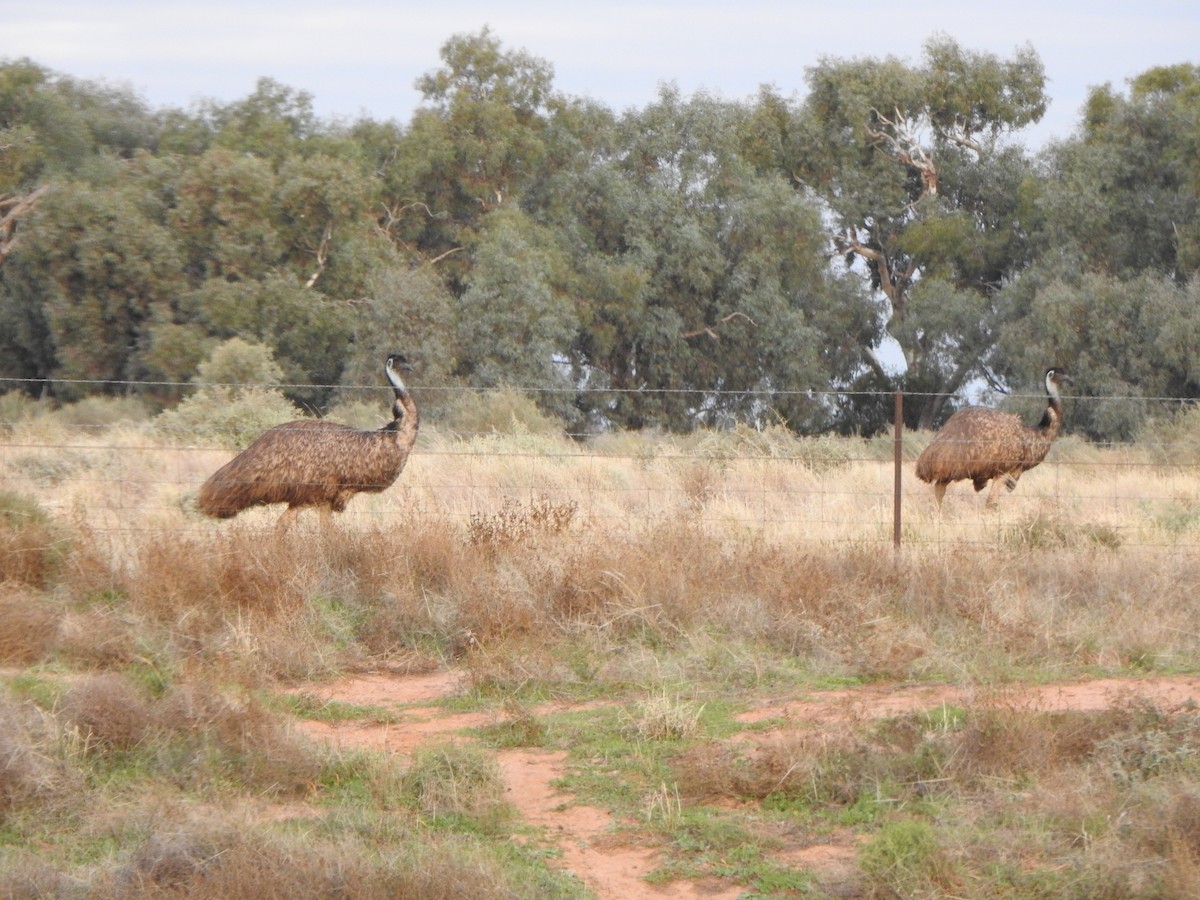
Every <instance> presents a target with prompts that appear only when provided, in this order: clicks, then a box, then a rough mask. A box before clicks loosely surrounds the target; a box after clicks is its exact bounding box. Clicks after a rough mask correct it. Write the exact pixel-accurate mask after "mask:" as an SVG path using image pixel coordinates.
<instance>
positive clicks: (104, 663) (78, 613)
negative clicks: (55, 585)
mask: <svg viewBox="0 0 1200 900" xmlns="http://www.w3.org/2000/svg"><path fill="white" fill-rule="evenodd" d="M123 612H124V611H123V610H122V609H121V608H119V607H116V606H112V605H107V606H100V605H97V606H93V607H89V608H85V609H73V610H68V611H66V612H65V613H64V614H63V618H62V623H61V625H60V628H59V640H58V648H57V649H58V655H59V657H60V658H61V659H63V660H65V661H70V662H73V663H76V664H79V665H82V666H84V667H86V668H89V669H99V668H121V667H123V666H127V665H130V664H131V663H134V662H136V661H137V660H138V659H139V658H140V657H141V656H142V654H143V651H144V644H145V637H146V636H145V634H142V633H139V624H140V623H138V622H137V621H136V620H133V619H131V617H130V616H128V615H124V614H123Z"/></svg>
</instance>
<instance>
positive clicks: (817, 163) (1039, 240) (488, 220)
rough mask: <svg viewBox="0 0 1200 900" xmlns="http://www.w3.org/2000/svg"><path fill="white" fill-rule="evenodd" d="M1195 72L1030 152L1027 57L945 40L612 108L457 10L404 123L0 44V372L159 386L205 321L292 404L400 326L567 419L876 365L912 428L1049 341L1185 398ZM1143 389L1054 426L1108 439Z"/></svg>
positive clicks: (720, 408) (1036, 90)
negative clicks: (68, 64) (727, 91)
mask: <svg viewBox="0 0 1200 900" xmlns="http://www.w3.org/2000/svg"><path fill="white" fill-rule="evenodd" d="M1197 71H1198V70H1197V67H1196V66H1195V65H1192V64H1186V63H1185V64H1178V65H1169V66H1162V67H1156V68H1152V69H1149V70H1147V71H1146V72H1144V73H1142V74H1141V75H1139V76H1138V77H1136V78H1134V79H1132V80H1131V81H1130V82H1129V88H1128V91H1127V92H1126V93H1125V94H1122V93H1119V92H1117V91H1115V90H1114V89H1112V88H1111V87H1108V86H1105V87H1100V88H1096V89H1095V90H1094V91H1093V92H1092V95H1091V97H1090V98H1089V101H1088V104H1087V106H1086V108H1085V110H1084V111H1083V114H1082V116H1081V122H1080V128H1079V132H1078V134H1077V135H1075V136H1072V137H1071V138H1069V139H1067V140H1063V141H1061V142H1059V143H1057V144H1056V145H1055V146H1053V147H1052V148H1051V149H1050V150H1048V151H1047V152H1046V153H1045V154H1044V156H1043V157H1042V158H1041V159H1040V160H1035V159H1033V158H1032V157H1030V156H1029V155H1028V154H1027V153H1026V152H1025V151H1024V150H1023V149H1022V148H1021V147H1020V146H1017V145H1013V144H1008V143H1005V141H1004V139H1005V138H1007V137H1008V136H1010V135H1013V134H1017V133H1019V131H1020V129H1022V128H1023V127H1025V126H1027V125H1028V124H1030V123H1031V122H1035V121H1037V120H1038V119H1039V118H1040V117H1041V115H1042V114H1043V113H1044V111H1045V108H1046V104H1047V101H1048V96H1047V93H1046V83H1045V76H1044V71H1043V67H1042V65H1041V62H1040V60H1039V59H1038V57H1037V54H1036V53H1035V52H1034V51H1033V50H1032V49H1031V48H1028V47H1023V48H1017V49H1016V50H1014V52H1013V53H1012V54H1010V55H1009V56H1008V57H1006V58H1002V57H999V56H996V55H994V54H991V53H982V52H975V51H971V50H969V49H967V48H965V47H963V46H961V45H959V44H958V43H957V42H955V41H954V40H952V39H950V38H947V37H944V36H935V37H933V38H931V39H930V40H929V41H927V42H926V44H925V46H924V50H923V55H922V58H921V59H920V60H919V61H918V62H916V63H913V64H910V63H908V62H905V61H903V60H900V59H897V58H894V57H882V58H862V59H836V58H825V59H822V60H821V61H820V62H818V63H817V64H815V65H813V66H811V67H810V68H809V69H808V71H807V74H806V78H805V82H806V87H807V94H806V95H805V96H803V97H802V98H800V99H798V100H791V99H787V98H785V97H784V96H783V95H781V94H779V93H776V92H775V91H774V90H772V89H766V88H764V89H763V90H761V91H760V92H759V94H758V96H757V97H755V98H754V99H753V100H751V101H749V102H730V101H724V100H720V99H718V98H715V97H712V96H709V95H707V94H704V93H699V94H696V95H695V96H692V97H690V98H689V97H683V96H681V95H680V93H679V91H678V90H676V89H674V88H672V87H664V88H663V89H662V90H661V91H660V93H659V96H658V97H657V98H656V99H655V100H654V101H653V102H651V103H649V104H647V105H646V106H645V107H644V108H641V109H630V110H626V111H622V112H619V113H618V112H614V111H612V110H609V109H606V108H604V107H603V106H602V105H601V104H599V103H596V102H594V101H590V100H587V99H586V98H572V97H567V96H564V95H562V94H560V93H558V92H557V91H556V90H555V88H554V82H553V69H552V67H551V65H550V64H549V63H548V62H546V61H544V60H541V59H538V58H536V57H534V56H532V55H530V54H529V53H527V52H525V51H522V50H519V49H518V50H513V49H508V48H505V47H504V46H503V44H502V42H501V41H500V40H499V39H498V37H497V36H496V35H494V34H493V33H492V32H491V31H490V30H489V29H487V28H484V29H482V30H480V31H477V32H475V33H467V34H460V35H455V36H452V37H451V38H450V39H449V40H447V41H446V42H445V43H444V44H443V45H442V47H441V52H440V63H439V65H438V66H437V67H436V68H434V69H433V70H432V71H430V72H428V73H427V74H425V75H424V76H422V77H421V78H420V79H418V81H417V88H418V90H419V91H420V92H421V94H422V97H423V101H424V102H423V103H422V105H421V107H420V108H419V109H418V110H417V111H416V113H415V114H414V115H413V116H412V118H411V120H410V121H409V122H407V123H399V122H376V121H371V120H368V119H361V120H359V121H357V122H355V123H353V124H350V125H347V124H345V123H340V122H332V123H330V122H322V121H321V120H320V119H319V118H318V117H317V116H316V115H315V113H314V110H313V104H312V97H311V96H310V95H309V94H307V93H306V92H304V91H297V90H294V89H292V88H289V87H287V86H286V85H282V84H279V83H277V82H275V81H273V80H271V79H269V78H263V79H261V80H259V81H258V83H257V84H256V85H255V87H254V90H253V91H252V92H251V93H250V94H249V95H248V96H246V97H245V98H243V99H240V100H236V101H234V102H231V103H217V102H214V101H205V102H202V103H199V104H196V105H195V106H194V107H192V108H191V109H190V110H188V111H183V110H165V111H152V110H148V109H147V108H146V107H145V105H144V104H143V103H142V101H141V100H140V99H138V98H137V97H136V96H135V95H134V94H132V93H130V92H129V91H128V90H126V89H121V88H113V87H111V86H108V85H104V84H99V83H90V82H84V81H79V80H76V79H73V78H71V77H69V76H66V75H61V74H58V73H55V72H52V71H50V70H48V69H45V68H43V67H41V66H39V65H37V64H36V63H35V62H33V61H30V60H17V61H3V62H0V198H5V199H7V198H15V197H24V196H35V195H36V196H37V197H38V198H39V199H38V202H37V204H36V205H35V206H33V207H32V208H31V209H29V210H25V211H23V212H22V213H21V219H20V226H21V227H20V230H19V232H16V233H15V234H16V238H15V240H13V241H12V242H11V243H10V244H6V247H5V249H6V250H7V251H9V252H8V253H7V256H0V259H2V260H3V265H2V267H0V377H5V378H11V379H13V385H14V386H19V387H20V388H21V389H23V390H27V391H31V392H32V391H34V390H38V391H45V392H46V393H47V395H48V396H50V397H51V398H52V399H54V400H56V401H72V400H77V399H81V398H83V397H85V396H87V395H89V394H96V393H103V394H110V395H118V394H122V393H125V392H126V389H127V385H128V384H129V383H131V382H132V383H143V384H146V385H147V387H146V388H145V389H144V390H145V398H146V400H147V402H148V403H149V404H150V405H151V406H152V407H155V408H163V407H169V406H171V405H172V404H174V403H176V402H178V401H179V399H180V397H181V396H182V395H183V394H184V393H185V391H184V390H183V389H182V385H183V384H185V383H186V382H188V381H189V380H191V379H192V376H193V375H194V373H195V371H196V369H197V367H198V366H199V364H200V363H201V362H202V361H203V360H204V359H205V357H206V356H207V355H208V353H209V352H210V351H211V350H212V348H213V347H214V346H216V345H217V344H218V343H220V342H221V341H224V340H228V339H229V338H232V337H235V336H236V337H242V338H244V339H246V340H248V341H253V342H258V343H262V344H264V345H266V346H269V347H270V348H271V349H272V350H273V352H274V354H275V359H276V360H277V361H278V363H279V365H280V367H281V369H282V377H281V378H280V379H278V380H279V381H281V382H286V383H287V384H288V385H289V387H288V388H287V389H286V390H285V394H286V396H287V397H288V398H289V399H290V400H292V401H293V402H295V403H298V404H301V405H304V406H306V407H308V408H310V409H314V410H315V409H324V408H326V407H327V406H328V404H329V403H330V402H332V401H333V400H334V399H338V400H343V401H344V400H347V399H350V398H349V397H348V392H350V391H352V390H355V389H360V388H367V387H372V388H373V386H375V385H378V384H379V373H378V368H379V365H380V364H381V361H382V359H383V357H384V356H385V355H386V354H387V353H389V352H392V351H393V350H400V351H402V352H404V353H405V354H406V355H407V356H408V357H409V358H410V359H412V360H413V361H414V363H415V364H416V370H417V373H418V374H417V375H416V376H415V380H416V381H417V384H418V385H420V384H422V383H423V384H424V385H427V386H430V387H435V386H436V387H441V388H444V387H454V386H458V385H461V384H468V385H471V386H477V387H489V388H490V387H497V386H502V385H515V386H517V387H519V388H524V389H532V390H536V391H538V392H539V393H538V394H537V397H538V405H539V406H540V408H541V409H542V410H543V411H545V412H547V413H550V414H553V415H554V416H557V417H558V418H560V419H562V420H563V421H564V422H567V423H568V425H569V426H570V427H573V428H576V427H578V428H587V429H589V430H590V429H603V428H607V427H611V426H616V427H627V428H635V429H641V428H646V427H660V428H667V429H670V430H673V431H689V430H691V429H694V428H696V427H698V426H710V427H711V426H719V427H722V428H724V427H728V426H730V425H734V424H737V423H744V424H746V423H748V424H751V425H753V426H755V427H761V426H764V425H768V424H771V423H776V422H784V423H786V425H787V427H788V428H790V429H791V430H793V431H795V432H799V433H804V434H812V433H817V432H824V431H829V430H837V431H840V432H842V433H854V434H861V435H866V436H869V435H871V434H874V433H876V432H878V431H879V430H880V429H883V428H885V427H886V424H887V422H888V420H889V418H890V416H889V415H888V410H887V409H886V408H885V407H886V405H887V404H886V397H887V395H888V394H889V393H890V392H892V391H893V390H895V389H896V388H898V387H903V388H905V389H906V390H908V391H909V392H910V393H913V394H918V395H922V399H920V400H916V401H914V402H913V403H910V404H908V405H907V406H906V415H907V417H908V420H909V424H910V425H919V426H922V427H931V426H933V425H934V424H935V421H936V420H939V419H940V418H941V417H942V415H943V414H944V412H945V409H946V406H947V404H948V403H949V401H950V398H951V397H953V396H956V395H958V394H960V393H961V392H962V391H963V390H964V389H965V388H967V387H968V386H969V385H970V384H971V383H972V382H974V381H976V380H977V379H979V378H981V377H983V378H987V379H990V380H992V381H994V382H999V383H1004V384H1007V385H1009V386H1014V385H1020V384H1024V383H1027V382H1028V379H1030V378H1031V377H1033V376H1031V375H1030V373H1037V372H1040V371H1044V369H1045V367H1046V366H1047V365H1049V364H1051V363H1057V364H1062V365H1065V366H1067V367H1068V368H1070V369H1071V370H1072V372H1073V373H1074V374H1075V376H1076V379H1077V383H1076V389H1077V390H1078V391H1080V392H1081V393H1083V395H1084V396H1097V397H1099V396H1107V397H1116V398H1119V399H1122V400H1123V398H1137V397H1195V396H1200V381H1198V380H1197V375H1196V371H1197V367H1196V365H1195V349H1194V348H1195V347H1196V346H1197V345H1198V344H1200V325H1198V324H1197V321H1198V320H1197V316H1196V314H1195V310H1196V309H1197V308H1200V303H1197V298H1196V296H1195V295H1196V291H1197V290H1198V288H1197V287H1196V285H1197V283H1198V282H1197V281H1196V279H1195V278H1193V275H1194V274H1195V273H1196V272H1197V270H1198V269H1200V200H1198V197H1200V176H1197V173H1196V171H1195V166H1194V165H1193V164H1192V163H1193V161H1194V159H1195V158H1196V148H1197V146H1198V140H1200V139H1198V138H1197V135H1198V134H1200V129H1198V126H1197V122H1198V121H1200V103H1198V101H1197V98H1198V97H1200V89H1198V88H1197V85H1198V84H1200V75H1198V74H1197ZM831 225H832V232H833V233H832V234H831V233H830V232H831V228H830V226H831ZM831 237H832V238H833V240H832V244H831V240H830V239H831ZM831 247H832V249H833V251H834V254H835V257H836V258H835V260H834V264H833V265H831V264H830V250H831ZM885 339H892V340H894V341H895V342H897V343H898V345H899V349H900V351H901V353H902V355H903V359H904V366H903V368H904V371H903V372H901V373H897V372H895V371H893V370H892V369H891V368H890V367H888V366H885V364H884V361H883V359H882V358H881V356H880V351H881V349H882V347H883V346H884V344H885ZM330 385H340V388H339V389H337V390H336V394H337V396H336V398H335V396H334V395H335V389H334V388H332V387H329V386H330ZM581 386H582V387H585V388H586V390H585V391H580V390H579V388H580V387H581ZM831 391H832V392H831ZM445 397H446V394H443V393H439V392H435V391H429V392H427V393H426V394H425V395H423V396H422V397H421V400H422V405H423V408H424V409H425V410H427V411H428V412H431V413H434V414H436V413H438V411H439V410H438V407H439V406H441V405H442V403H443V400H444V399H445ZM881 398H885V399H881ZM1157 415H1158V411H1157V410H1154V409H1152V408H1151V407H1149V406H1146V407H1138V406H1137V405H1136V404H1132V403H1125V402H1120V403H1110V404H1108V406H1107V407H1106V406H1105V405H1104V404H1103V403H1100V402H1097V403H1095V404H1086V405H1078V406H1076V407H1075V408H1072V411H1071V416H1072V419H1071V421H1072V422H1073V423H1075V425H1076V426H1077V427H1078V428H1079V429H1080V430H1081V431H1082V432H1083V433H1086V434H1088V435H1089V436H1093V437H1103V438H1108V439H1112V438H1116V439H1130V438H1132V437H1133V436H1134V435H1136V434H1137V433H1138V431H1139V429H1141V428H1142V427H1143V425H1144V424H1145V422H1146V421H1148V420H1151V419H1154V418H1156V417H1157Z"/></svg>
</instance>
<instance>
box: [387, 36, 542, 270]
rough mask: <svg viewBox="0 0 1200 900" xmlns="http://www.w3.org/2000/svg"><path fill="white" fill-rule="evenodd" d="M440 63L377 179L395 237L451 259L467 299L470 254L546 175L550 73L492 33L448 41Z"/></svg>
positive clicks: (420, 85)
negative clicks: (482, 234) (494, 219)
mask: <svg viewBox="0 0 1200 900" xmlns="http://www.w3.org/2000/svg"><path fill="white" fill-rule="evenodd" d="M441 59H442V65H441V67H440V68H438V69H436V70H434V71H432V72H429V73H427V74H425V75H423V76H421V77H420V78H419V79H417V82H416V87H417V89H418V90H419V91H420V92H421V94H422V97H423V100H422V104H421V106H419V107H418V109H417V110H416V112H415V113H414V114H413V116H412V118H411V121H410V123H409V126H408V128H407V129H406V130H405V131H404V133H403V135H402V136H400V137H399V138H398V140H397V142H396V145H395V148H394V152H393V153H392V154H391V155H390V158H389V159H388V160H387V162H386V164H385V165H384V166H383V167H382V168H381V170H380V177H381V178H382V180H383V182H384V197H383V204H384V211H385V213H386V216H387V219H386V223H385V227H386V229H387V231H388V233H389V234H391V235H392V236H393V238H394V239H395V240H396V241H397V242H398V243H400V244H402V245H404V246H406V247H408V248H411V249H414V250H416V251H417V252H418V253H419V254H420V255H421V256H422V257H424V258H425V259H434V258H438V259H445V260H446V262H445V266H444V268H445V269H446V270H447V271H448V273H449V275H450V277H451V278H452V279H453V281H454V282H455V289H456V292H461V290H462V280H463V278H464V277H465V274H466V271H467V269H468V268H469V260H468V258H467V257H466V256H465V255H463V248H464V247H465V246H466V244H467V243H469V242H470V241H471V240H472V238H473V235H474V233H475V232H476V231H477V230H478V229H479V228H480V225H481V223H482V221H483V219H484V217H485V216H486V215H487V214H488V213H489V212H491V211H493V210H496V209H498V208H500V207H502V206H504V205H506V204H511V203H519V202H520V199H521V196H522V194H523V192H524V190H525V189H526V187H527V186H528V183H529V181H530V180H531V179H534V178H536V177H538V176H539V174H540V166H541V162H542V157H543V152H544V151H543V133H544V130H545V127H546V117H547V115H548V111H549V105H550V104H551V103H552V102H553V91H552V85H553V68H552V67H551V66H550V65H549V63H547V62H545V61H544V60H541V59H538V58H537V57H534V56H531V55H530V54H528V53H526V52H524V51H508V50H505V49H504V48H503V47H502V45H501V43H500V41H499V40H498V39H497V38H496V37H494V36H493V35H492V33H491V32H490V31H489V30H488V29H486V28H485V29H483V30H482V31H480V32H477V33H475V34H463V35H456V36H454V37H452V38H450V39H449V40H448V41H447V42H446V43H445V44H444V45H443V46H442V48H441Z"/></svg>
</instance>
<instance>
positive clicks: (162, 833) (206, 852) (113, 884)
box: [0, 821, 543, 900]
mask: <svg viewBox="0 0 1200 900" xmlns="http://www.w3.org/2000/svg"><path fill="white" fill-rule="evenodd" d="M400 838H401V839H400V840H399V841H397V840H396V836H395V835H393V838H392V840H391V842H390V844H389V846H388V848H387V849H386V850H383V851H380V850H378V849H377V848H373V847H368V846H364V845H362V844H360V843H357V842H356V841H354V840H353V839H352V838H343V839H339V840H330V839H323V838H320V837H316V838H310V839H307V840H304V841H300V840H299V839H296V838H289V837H286V836H283V837H281V836H279V835H276V834H272V833H269V832H266V831H265V830H263V829H262V828H260V827H257V826H249V827H247V826H245V825H242V824H235V823H228V822H219V821H218V822H185V823H180V824H175V825H172V824H170V823H161V824H159V825H158V826H157V827H156V828H155V829H154V830H153V831H152V832H151V833H149V834H148V835H147V836H146V837H145V838H144V839H143V840H142V841H141V842H140V844H139V845H138V846H137V847H135V848H134V850H133V852H132V853H131V854H130V856H129V858H128V860H127V861H125V862H124V863H122V864H121V865H120V866H118V867H115V868H114V869H112V870H110V871H107V872H103V873H101V874H99V875H98V876H96V877H94V878H93V879H92V882H91V884H90V885H89V886H88V888H87V890H86V896H87V897H88V898H89V900H135V898H143V897H145V898H149V897H157V898H164V897H187V898H189V900H228V898H231V897H262V898H278V900H323V898H330V897H353V898H355V900H393V898H396V897H419V898H421V900H474V898H478V897H488V898H497V900H504V898H512V900H516V898H520V897H528V896H541V895H543V894H541V893H538V892H536V891H534V892H531V891H530V887H531V886H530V885H525V884H521V883H520V882H519V881H518V880H516V879H515V878H514V877H513V875H512V874H511V873H510V871H508V870H507V869H506V867H505V865H504V863H503V861H502V860H501V859H500V857H499V855H498V854H495V853H493V852H491V851H489V850H487V849H486V848H484V847H483V846H482V845H481V844H479V843H478V842H476V841H472V840H471V839H470V838H465V837H456V836H449V837H440V836H436V835H433V836H431V835H429V834H428V833H422V834H420V835H414V836H412V837H408V836H406V835H401V836H400ZM41 883H47V884H52V883H54V882H53V876H52V874H51V873H47V874H46V875H45V876H44V877H43V879H42V881H41ZM3 886H4V882H3V880H0V888H2V887H3ZM38 896H41V895H38ZM54 896H58V895H57V894H55V895H54Z"/></svg>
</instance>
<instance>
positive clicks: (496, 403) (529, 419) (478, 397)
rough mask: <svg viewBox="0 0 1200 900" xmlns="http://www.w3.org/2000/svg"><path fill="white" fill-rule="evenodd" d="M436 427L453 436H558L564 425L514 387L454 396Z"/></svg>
mask: <svg viewBox="0 0 1200 900" xmlns="http://www.w3.org/2000/svg"><path fill="white" fill-rule="evenodd" d="M437 424H438V428H439V429H442V430H445V431H449V432H452V433H454V434H458V435H463V436H469V435H487V434H510V433H517V434H522V433H523V434H535V435H554V434H562V432H563V427H564V423H563V422H562V421H561V420H560V419H555V418H554V417H553V416H550V415H547V414H546V413H545V412H543V411H542V410H541V408H539V406H538V405H537V404H536V403H535V402H534V401H533V400H532V399H530V397H529V395H528V394H527V393H525V392H523V391H519V390H516V389H515V388H506V387H501V388H496V389H493V390H487V391H470V392H464V393H460V394H458V395H457V396H456V397H455V398H454V400H453V401H452V402H451V403H450V404H447V405H445V406H444V408H443V410H442V412H441V413H440V415H439V416H438V417H437Z"/></svg>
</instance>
